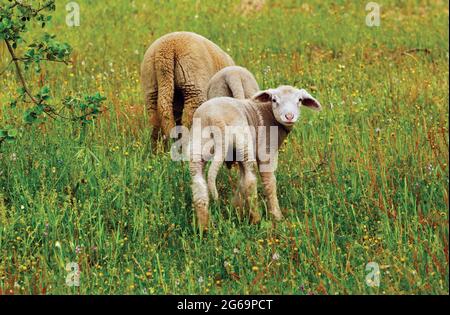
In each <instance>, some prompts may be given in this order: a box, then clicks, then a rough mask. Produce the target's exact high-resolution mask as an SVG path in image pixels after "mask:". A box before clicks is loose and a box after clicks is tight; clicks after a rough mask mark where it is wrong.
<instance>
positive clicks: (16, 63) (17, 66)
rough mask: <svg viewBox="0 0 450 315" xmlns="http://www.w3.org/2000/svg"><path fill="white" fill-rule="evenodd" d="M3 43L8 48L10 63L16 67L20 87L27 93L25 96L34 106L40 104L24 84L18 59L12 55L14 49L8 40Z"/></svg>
mask: <svg viewBox="0 0 450 315" xmlns="http://www.w3.org/2000/svg"><path fill="white" fill-rule="evenodd" d="M5 43H6V47H8V51H9V54H10V55H11V58H12V61H13V62H14V65H15V66H16V71H17V75H18V76H19V80H20V82H21V83H22V87H23V88H24V90H25V93H27V95H28V96H29V97H30V98H31V100H32V101H33V102H34V103H35V104H37V105H38V104H40V103H39V102H38V101H37V100H36V99H35V98H34V96H33V94H31V92H30V90H29V89H28V86H27V83H26V82H25V78H24V77H23V74H22V69H21V68H20V65H19V59H18V58H17V57H16V54H15V53H14V49H13V48H12V47H11V44H10V43H9V41H8V40H6V39H5Z"/></svg>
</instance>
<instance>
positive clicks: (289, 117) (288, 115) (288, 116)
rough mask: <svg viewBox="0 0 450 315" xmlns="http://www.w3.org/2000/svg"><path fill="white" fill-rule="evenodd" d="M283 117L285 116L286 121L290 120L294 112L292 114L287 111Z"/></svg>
mask: <svg viewBox="0 0 450 315" xmlns="http://www.w3.org/2000/svg"><path fill="white" fill-rule="evenodd" d="M285 117H286V119H287V120H288V121H291V120H292V119H294V114H292V113H287V114H286V115H285Z"/></svg>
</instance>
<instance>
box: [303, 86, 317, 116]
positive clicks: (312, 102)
mask: <svg viewBox="0 0 450 315" xmlns="http://www.w3.org/2000/svg"><path fill="white" fill-rule="evenodd" d="M300 99H301V102H302V105H303V106H306V107H309V108H311V109H313V110H317V111H320V110H322V105H320V103H319V101H318V100H316V99H315V98H314V97H312V96H311V95H310V94H309V93H308V92H306V91H305V90H303V89H301V90H300Z"/></svg>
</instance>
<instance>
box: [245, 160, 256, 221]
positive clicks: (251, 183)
mask: <svg viewBox="0 0 450 315" xmlns="http://www.w3.org/2000/svg"><path fill="white" fill-rule="evenodd" d="M242 165H243V168H244V187H243V189H244V190H243V193H244V195H245V200H246V203H247V206H248V209H249V212H250V222H251V223H252V224H256V223H258V222H259V221H261V216H260V214H259V211H258V193H257V179H256V176H255V162H243V163H242Z"/></svg>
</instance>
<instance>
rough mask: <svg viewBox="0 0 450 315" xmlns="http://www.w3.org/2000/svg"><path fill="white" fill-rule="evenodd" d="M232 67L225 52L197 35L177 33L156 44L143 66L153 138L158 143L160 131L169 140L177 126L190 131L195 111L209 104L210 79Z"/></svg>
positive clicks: (143, 83)
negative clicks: (204, 104)
mask: <svg viewBox="0 0 450 315" xmlns="http://www.w3.org/2000/svg"><path fill="white" fill-rule="evenodd" d="M232 65H234V62H233V59H231V57H230V56H228V55H227V54H226V53H225V52H224V51H223V50H222V49H220V48H219V47H218V46H217V45H216V44H214V43H213V42H211V41H209V40H208V39H206V38H204V37H202V36H200V35H198V34H195V33H190V32H175V33H170V34H167V35H164V36H163V37H161V38H159V39H158V40H156V41H155V42H154V43H153V44H152V45H151V46H150V47H149V48H148V50H147V52H146V53H145V56H144V61H143V62H142V66H141V84H142V89H143V92H144V97H145V104H146V106H147V109H148V111H149V115H150V123H151V124H152V125H153V127H154V128H153V135H152V138H153V139H154V140H156V139H157V138H158V137H159V134H160V132H161V130H162V132H163V134H164V135H165V136H166V137H167V138H168V137H169V136H170V131H171V130H172V128H173V127H175V125H184V126H186V127H188V128H189V127H190V125H191V121H192V115H193V114H194V111H195V109H196V108H197V107H198V106H200V104H202V103H203V102H204V101H206V89H207V87H208V82H209V80H210V79H211V77H212V76H213V75H214V74H215V73H216V72H218V71H219V70H221V69H222V68H224V67H227V66H232Z"/></svg>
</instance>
